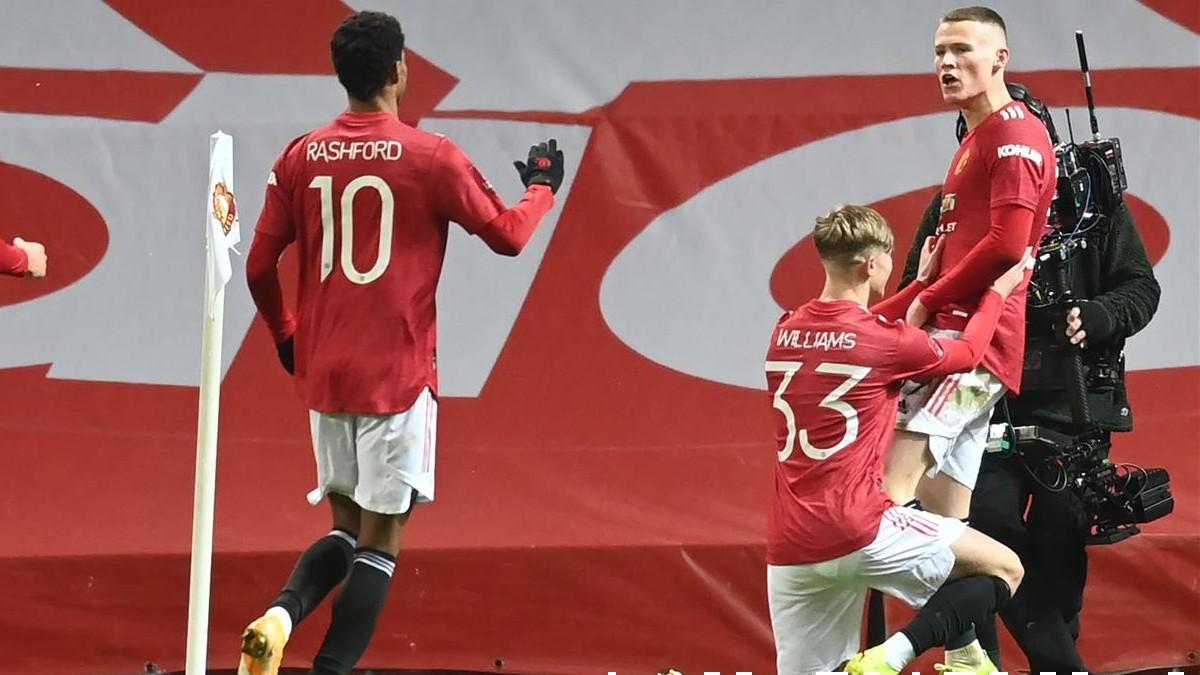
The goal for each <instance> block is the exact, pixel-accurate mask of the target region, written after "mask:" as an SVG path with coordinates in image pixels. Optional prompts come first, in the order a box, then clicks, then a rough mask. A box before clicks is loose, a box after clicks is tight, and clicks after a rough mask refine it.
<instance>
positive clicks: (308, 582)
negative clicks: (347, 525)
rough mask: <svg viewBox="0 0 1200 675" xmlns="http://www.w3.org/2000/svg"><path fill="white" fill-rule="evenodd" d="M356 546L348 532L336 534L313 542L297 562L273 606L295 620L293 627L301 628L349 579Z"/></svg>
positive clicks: (343, 531)
mask: <svg viewBox="0 0 1200 675" xmlns="http://www.w3.org/2000/svg"><path fill="white" fill-rule="evenodd" d="M354 545H355V536H354V534H352V533H350V532H346V531H345V530H334V531H332V532H330V533H329V534H327V535H325V536H324V537H321V538H320V539H318V540H316V541H315V542H313V544H312V546H309V547H308V549H306V550H305V551H304V553H302V554H301V555H300V559H299V560H297V561H296V567H295V569H293V570H292V575H291V576H290V577H288V580H287V584H286V585H285V586H284V587H283V590H282V591H280V593H279V597H277V598H275V602H273V603H271V606H272V607H282V608H283V609H284V610H285V611H286V612H287V613H288V615H289V616H291V617H292V626H293V627H294V626H296V625H298V624H299V623H300V622H301V621H302V620H304V617H306V616H308V614H309V612H311V611H313V609H314V608H315V607H316V606H317V605H319V604H321V600H323V599H324V598H325V596H326V594H328V593H329V591H330V590H332V589H333V587H334V586H337V585H338V584H340V583H341V582H342V579H345V578H346V573H347V572H349V571H350V556H352V555H353V554H354Z"/></svg>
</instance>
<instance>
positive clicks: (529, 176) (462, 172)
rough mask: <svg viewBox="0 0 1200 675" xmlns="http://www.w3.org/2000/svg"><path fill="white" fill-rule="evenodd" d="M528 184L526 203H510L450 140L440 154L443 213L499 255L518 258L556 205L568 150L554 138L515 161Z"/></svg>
mask: <svg viewBox="0 0 1200 675" xmlns="http://www.w3.org/2000/svg"><path fill="white" fill-rule="evenodd" d="M513 165H514V166H515V167H516V168H517V172H518V173H519V174H520V176H521V182H523V183H524V184H525V188H526V189H525V194H524V195H523V196H522V197H521V201H519V202H517V203H516V204H515V205H513V206H512V207H511V208H510V207H507V206H505V205H504V202H503V201H502V200H501V199H500V197H499V195H497V194H496V191H495V190H494V189H492V186H491V184H489V183H488V182H487V181H486V180H485V179H484V178H483V175H482V174H480V173H479V170H478V169H476V168H475V165H474V164H472V163H471V160H470V159H468V158H467V156H466V154H465V153H463V151H462V150H460V149H459V148H458V146H457V145H455V144H454V142H453V141H451V140H450V139H448V138H445V139H442V142H441V144H440V145H439V146H438V149H437V151H436V152H435V154H434V170H435V174H436V176H435V186H436V187H435V198H436V201H437V204H438V206H439V209H440V210H441V212H442V214H443V215H444V216H445V217H446V218H447V219H448V220H453V221H454V222H456V223H458V224H460V225H462V226H463V228H464V229H465V230H467V231H468V232H470V233H471V234H474V235H477V236H478V237H479V238H480V239H482V240H483V241H484V243H486V244H487V245H488V247H489V248H491V249H492V250H493V251H495V252H496V253H499V254H501V255H509V256H513V255H517V254H518V253H520V252H521V250H522V249H523V248H525V244H527V243H528V242H529V239H530V237H532V236H533V233H534V231H535V230H536V229H537V226H538V224H539V223H541V221H542V218H543V217H544V216H545V215H546V214H547V213H548V212H549V211H550V209H551V208H552V207H553V206H554V193H555V192H557V191H558V188H559V187H560V186H561V185H562V181H563V175H564V172H565V168H564V160H563V151H562V150H559V149H558V142H557V141H556V140H554V139H553V138H552V139H550V140H549V141H547V142H545V143H539V144H537V145H534V146H531V147H530V148H529V156H528V157H527V159H526V161H524V162H520V161H518V162H513Z"/></svg>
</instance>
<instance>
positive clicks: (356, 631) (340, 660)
mask: <svg viewBox="0 0 1200 675" xmlns="http://www.w3.org/2000/svg"><path fill="white" fill-rule="evenodd" d="M395 570H396V559H395V558H394V557H392V556H390V555H388V554H387V553H384V552H383V551H378V550H376V549H373V548H360V549H358V550H357V551H355V552H354V563H353V564H352V565H351V568H350V575H349V576H348V577H346V583H345V585H344V586H342V590H341V592H340V593H339V594H338V597H337V599H336V600H334V602H333V619H332V620H331V621H330V623H329V631H328V632H326V633H325V641H324V642H323V643H322V644H321V651H319V652H318V653H317V657H316V658H315V659H313V668H312V670H311V671H309V672H310V675H349V673H350V670H351V669H352V668H353V667H354V664H355V663H357V662H358V659H359V658H360V657H362V655H363V652H365V651H366V650H367V645H368V644H369V643H370V642H371V636H372V635H373V634H374V633H375V624H376V622H377V621H378V620H379V614H380V612H381V611H382V610H383V604H384V601H386V600H387V593H388V588H389V587H390V586H391V582H392V573H393V572H395Z"/></svg>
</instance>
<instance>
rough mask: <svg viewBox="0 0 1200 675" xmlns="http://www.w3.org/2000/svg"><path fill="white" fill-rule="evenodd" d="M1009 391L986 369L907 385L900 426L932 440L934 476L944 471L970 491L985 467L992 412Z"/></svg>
mask: <svg viewBox="0 0 1200 675" xmlns="http://www.w3.org/2000/svg"><path fill="white" fill-rule="evenodd" d="M930 335H932V336H933V337H945V338H958V337H960V336H961V335H962V333H960V332H958V331H952V330H933V331H930ZM1005 391H1006V388H1005V386H1004V385H1003V384H1001V383H1000V380H997V379H996V376H994V375H992V374H991V372H989V371H988V369H986V368H984V367H983V366H980V367H978V368H976V369H975V370H973V371H971V372H967V373H956V374H954V375H949V376H946V377H943V378H940V379H937V380H931V381H929V382H914V381H912V380H909V381H906V382H905V383H904V385H903V386H902V387H901V389H900V413H899V415H897V417H896V428H897V429H900V430H903V431H911V432H914V433H918V434H924V435H926V436H928V437H929V454H930V455H932V456H933V466H932V467H930V469H929V473H928V475H929V477H930V478H932V477H933V476H934V475H936V474H937V473H938V472H939V471H940V472H941V473H944V474H946V475H947V476H949V477H951V478H953V479H954V480H955V481H956V482H958V483H961V484H962V485H964V486H965V487H967V488H968V489H971V490H974V489H975V479H976V478H978V477H979V464H980V462H981V461H982V460H983V452H984V449H985V448H986V447H987V435H988V425H989V423H990V422H991V419H992V409H993V408H995V407H996V404H997V403H999V402H1000V398H1001V397H1002V396H1004V392H1005Z"/></svg>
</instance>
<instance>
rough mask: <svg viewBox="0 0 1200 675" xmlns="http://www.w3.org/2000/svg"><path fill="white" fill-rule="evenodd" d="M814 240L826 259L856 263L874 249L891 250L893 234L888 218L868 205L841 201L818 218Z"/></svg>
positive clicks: (885, 251) (819, 251) (841, 262)
mask: <svg viewBox="0 0 1200 675" xmlns="http://www.w3.org/2000/svg"><path fill="white" fill-rule="evenodd" d="M813 243H814V244H816V245H817V253H819V254H820V255H821V259H822V260H824V261H826V262H833V263H840V264H843V265H853V264H858V263H861V262H863V261H865V260H866V259H867V257H868V256H870V255H871V254H872V253H873V252H876V251H878V252H884V253H890V252H891V251H892V248H893V247H894V246H895V237H894V236H893V235H892V228H891V227H889V226H888V222H887V219H885V218H884V217H883V215H882V214H880V213H879V212H878V211H876V210H875V209H873V208H871V207H869V206H856V205H854V204H840V205H838V206H835V207H833V209H832V210H831V211H830V212H829V213H826V214H825V215H823V216H821V217H819V218H817V226H816V227H815V228H813Z"/></svg>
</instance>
